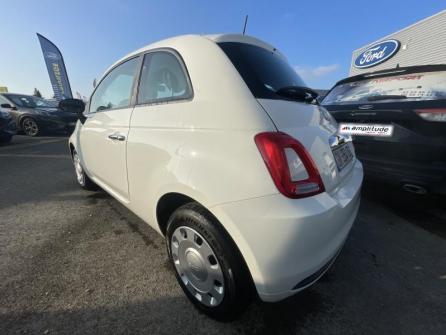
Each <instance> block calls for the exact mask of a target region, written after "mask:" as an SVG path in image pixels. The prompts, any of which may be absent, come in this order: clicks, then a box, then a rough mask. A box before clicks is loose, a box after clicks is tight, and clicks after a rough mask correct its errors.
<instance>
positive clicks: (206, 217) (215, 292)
mask: <svg viewBox="0 0 446 335" xmlns="http://www.w3.org/2000/svg"><path fill="white" fill-rule="evenodd" d="M166 243H167V250H168V253H169V258H170V261H171V262H172V264H173V266H174V268H175V271H176V277H177V280H178V282H179V284H180V286H181V288H182V289H183V291H184V292H185V294H186V296H187V297H188V298H189V300H190V301H191V302H192V303H193V304H194V305H195V306H196V307H198V309H199V310H201V311H203V312H204V313H205V314H207V315H209V316H211V317H213V318H215V319H218V320H232V319H234V318H235V317H237V316H238V315H240V314H241V313H242V312H243V311H244V310H245V309H246V307H247V306H248V304H249V302H250V300H251V292H252V281H251V279H250V276H249V272H248V270H247V268H246V265H245V263H244V261H243V259H242V257H241V255H240V253H239V252H238V249H237V247H236V246H235V244H234V242H233V241H232V240H231V239H230V237H229V236H228V234H227V233H226V231H225V230H224V229H223V227H221V225H220V223H219V222H218V221H217V220H216V219H215V217H214V216H213V215H212V214H211V213H209V212H208V211H207V210H206V209H205V208H203V207H202V206H200V205H199V204H197V203H189V204H186V205H184V206H182V207H180V208H179V209H177V210H176V211H175V212H174V213H173V214H172V216H171V218H170V219H169V223H168V226H167V238H166Z"/></svg>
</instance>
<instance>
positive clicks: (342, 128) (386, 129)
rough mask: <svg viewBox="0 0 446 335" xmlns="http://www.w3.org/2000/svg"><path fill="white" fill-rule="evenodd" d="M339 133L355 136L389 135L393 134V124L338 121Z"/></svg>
mask: <svg viewBox="0 0 446 335" xmlns="http://www.w3.org/2000/svg"><path fill="white" fill-rule="evenodd" d="M339 133H340V134H345V135H356V136H380V137H390V136H392V134H393V125H391V124H370V123H340V124H339Z"/></svg>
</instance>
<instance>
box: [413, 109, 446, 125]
mask: <svg viewBox="0 0 446 335" xmlns="http://www.w3.org/2000/svg"><path fill="white" fill-rule="evenodd" d="M415 113H417V114H418V115H419V116H421V117H422V118H423V119H425V120H426V121H433V122H446V108H429V109H416V110H415Z"/></svg>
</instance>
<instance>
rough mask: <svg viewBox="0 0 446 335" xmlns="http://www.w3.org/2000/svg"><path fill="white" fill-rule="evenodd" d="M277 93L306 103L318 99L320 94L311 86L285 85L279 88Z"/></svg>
mask: <svg viewBox="0 0 446 335" xmlns="http://www.w3.org/2000/svg"><path fill="white" fill-rule="evenodd" d="M276 94H277V95H280V96H282V97H285V98H288V99H292V100H297V101H303V102H306V103H312V102H313V101H317V100H316V98H317V96H318V94H317V93H316V92H315V91H313V90H312V89H311V88H308V87H302V86H285V87H282V88H279V89H278V90H277V91H276Z"/></svg>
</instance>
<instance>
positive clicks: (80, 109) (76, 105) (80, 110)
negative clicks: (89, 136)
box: [59, 99, 87, 124]
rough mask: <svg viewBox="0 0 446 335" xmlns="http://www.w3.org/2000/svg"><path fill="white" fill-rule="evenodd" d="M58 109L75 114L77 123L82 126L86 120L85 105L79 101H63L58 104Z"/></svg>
mask: <svg viewBox="0 0 446 335" xmlns="http://www.w3.org/2000/svg"><path fill="white" fill-rule="evenodd" d="M59 108H60V109H61V110H63V111H64V112H70V113H76V114H77V118H78V119H79V121H80V122H81V123H82V124H84V122H85V120H86V119H87V118H86V117H85V115H84V110H85V103H84V102H83V101H82V100H80V99H65V100H62V101H60V102H59Z"/></svg>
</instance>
